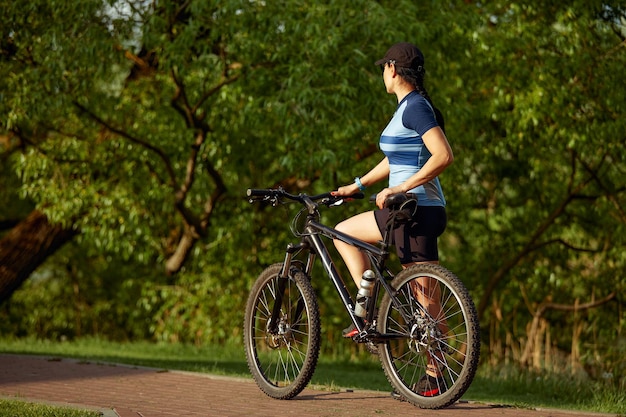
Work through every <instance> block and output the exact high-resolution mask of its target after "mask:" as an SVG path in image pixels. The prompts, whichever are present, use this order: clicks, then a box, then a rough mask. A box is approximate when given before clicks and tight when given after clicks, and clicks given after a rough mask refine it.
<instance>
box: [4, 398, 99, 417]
mask: <svg viewBox="0 0 626 417" xmlns="http://www.w3.org/2000/svg"><path fill="white" fill-rule="evenodd" d="M15 416H20V417H99V416H101V413H99V412H97V411H88V410H79V409H74V408H68V407H57V406H51V405H46V404H37V403H31V402H26V401H20V400H3V399H1V398H0V417H15Z"/></svg>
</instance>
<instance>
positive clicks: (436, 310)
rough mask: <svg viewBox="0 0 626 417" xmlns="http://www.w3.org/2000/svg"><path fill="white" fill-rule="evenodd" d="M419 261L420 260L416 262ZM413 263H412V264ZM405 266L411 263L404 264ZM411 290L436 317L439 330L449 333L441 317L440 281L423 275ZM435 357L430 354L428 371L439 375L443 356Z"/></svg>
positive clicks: (413, 283)
mask: <svg viewBox="0 0 626 417" xmlns="http://www.w3.org/2000/svg"><path fill="white" fill-rule="evenodd" d="M416 263H419V262H416ZM425 263H439V262H437V261H433V262H425ZM411 265H412V264H411ZM403 266H404V267H405V268H406V267H408V266H410V265H403ZM411 291H412V292H413V295H414V296H415V298H416V299H417V301H418V302H419V303H420V304H421V305H422V306H423V307H424V308H425V309H426V311H428V314H430V316H431V317H432V318H433V319H435V320H436V321H437V322H438V323H439V324H438V326H439V330H440V331H441V334H443V335H445V334H447V333H448V324H447V322H446V320H445V319H444V318H443V317H441V314H442V308H441V287H440V286H439V282H437V280H436V279H434V278H427V277H421V278H418V279H417V280H415V281H413V282H412V283H411ZM438 359H439V360H437V358H434V357H432V356H430V355H428V366H427V369H426V373H427V374H429V375H431V376H434V377H437V376H439V375H441V371H440V370H439V361H440V360H441V358H438Z"/></svg>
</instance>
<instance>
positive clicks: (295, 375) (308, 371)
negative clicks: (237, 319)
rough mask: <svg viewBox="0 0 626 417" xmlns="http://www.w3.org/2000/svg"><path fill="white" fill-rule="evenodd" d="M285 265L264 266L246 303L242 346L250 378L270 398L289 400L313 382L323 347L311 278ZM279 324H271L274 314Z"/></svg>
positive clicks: (273, 322) (273, 321) (276, 322)
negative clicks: (286, 273) (283, 272)
mask: <svg viewBox="0 0 626 417" xmlns="http://www.w3.org/2000/svg"><path fill="white" fill-rule="evenodd" d="M281 268H282V265H281V264H274V265H271V266H269V267H268V268H266V269H265V270H264V271H263V272H262V273H261V275H259V277H258V278H257V280H256V282H255V284H254V286H253V287H252V290H251V291H250V295H249V297H248V302H247V304H246V312H245V319H244V345H245V350H246V359H247V361H248V367H249V368H250V372H251V373H252V377H253V378H254V380H255V382H256V383H257V385H258V386H259V388H260V389H261V390H262V391H263V392H264V393H265V394H267V395H268V396H270V397H272V398H277V399H283V400H286V399H290V398H293V397H295V396H296V395H298V394H299V393H300V392H301V391H302V390H303V389H304V388H305V387H306V385H307V384H308V383H309V381H310V380H311V377H312V376H313V372H314V371H315V366H316V365H317V358H318V355H319V349H320V320H319V308H318V305H317V299H316V296H315V293H314V291H313V287H312V286H311V282H310V280H309V278H308V277H307V276H306V275H305V274H304V273H303V272H301V271H300V270H298V269H295V268H292V271H291V272H290V273H289V277H288V278H279V275H280V271H281ZM273 314H274V315H275V320H272V315H273Z"/></svg>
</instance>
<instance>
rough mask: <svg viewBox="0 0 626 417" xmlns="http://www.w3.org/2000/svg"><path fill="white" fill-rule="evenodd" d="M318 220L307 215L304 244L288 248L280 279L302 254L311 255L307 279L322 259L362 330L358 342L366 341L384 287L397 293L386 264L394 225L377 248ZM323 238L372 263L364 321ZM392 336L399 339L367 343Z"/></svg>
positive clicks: (355, 321) (353, 318) (307, 264)
mask: <svg viewBox="0 0 626 417" xmlns="http://www.w3.org/2000/svg"><path fill="white" fill-rule="evenodd" d="M315 217H316V216H315V215H311V214H309V215H308V216H307V220H306V223H305V227H304V233H302V239H301V242H300V243H299V244H297V245H294V244H293V243H290V244H288V245H287V249H286V253H285V261H284V263H283V269H282V271H281V277H284V278H286V277H287V276H288V273H289V270H290V268H291V264H292V259H293V257H294V256H295V255H296V254H297V253H299V252H301V251H307V252H308V257H307V261H306V266H305V270H304V272H305V273H306V274H307V276H309V277H310V276H311V272H312V268H313V264H314V262H315V259H316V257H317V256H319V258H320V259H321V261H322V266H323V268H324V270H325V271H326V274H327V275H328V277H329V278H330V280H331V282H332V283H333V285H334V286H335V290H336V291H337V293H338V294H339V297H340V298H341V301H342V303H343V305H344V308H345V309H346V311H347V312H348V315H349V316H350V318H351V320H352V322H353V323H354V325H355V326H356V327H357V329H358V331H359V335H358V336H357V338H356V340H357V341H364V340H363V339H364V338H365V337H366V336H368V333H367V325H366V323H373V322H374V319H375V317H374V315H375V311H374V310H375V305H376V300H377V299H378V297H379V293H380V287H381V286H382V287H383V288H384V290H385V291H387V292H389V293H391V294H394V293H395V290H394V289H393V288H392V287H391V285H389V282H390V281H391V279H393V277H394V275H393V274H392V273H391V271H389V270H388V269H387V268H386V266H385V262H386V260H387V258H388V257H389V251H388V249H389V246H391V245H390V243H389V240H390V236H391V230H392V229H393V223H392V224H390V225H389V226H388V227H387V230H386V233H385V236H384V237H383V240H382V241H381V243H380V247H378V246H375V245H372V244H370V243H367V242H364V241H362V240H359V239H356V238H354V237H352V236H349V235H347V234H345V233H342V232H340V231H338V230H336V229H334V228H332V227H328V226H325V225H323V224H321V223H319V222H318V221H317V220H315ZM322 237H326V238H329V239H337V240H341V241H342V242H345V243H347V244H349V245H352V246H355V247H357V248H359V249H361V250H362V251H363V252H364V253H365V254H366V255H367V256H368V258H369V260H370V264H371V269H372V271H374V273H375V275H376V282H375V284H374V288H373V291H372V296H371V297H369V299H368V302H367V306H366V310H367V315H366V317H365V318H364V319H363V318H361V317H359V316H356V315H355V314H354V300H353V299H352V297H351V296H350V292H349V291H348V289H347V288H346V285H345V282H344V281H343V279H342V278H341V275H340V274H339V272H338V271H337V268H336V267H335V264H334V262H333V260H332V258H331V256H330V253H329V251H328V249H327V247H326V244H325V243H324V241H323V239H322ZM385 275H386V276H387V278H385ZM394 298H395V297H394ZM394 301H395V300H394ZM277 305H280V303H277ZM274 313H275V314H276V315H275V316H274V317H272V320H271V321H272V322H275V320H276V317H277V314H278V312H274ZM372 336H373V335H372ZM390 337H397V335H394V336H391V335H376V336H373V337H369V339H368V340H369V341H380V340H386V339H388V338H390Z"/></svg>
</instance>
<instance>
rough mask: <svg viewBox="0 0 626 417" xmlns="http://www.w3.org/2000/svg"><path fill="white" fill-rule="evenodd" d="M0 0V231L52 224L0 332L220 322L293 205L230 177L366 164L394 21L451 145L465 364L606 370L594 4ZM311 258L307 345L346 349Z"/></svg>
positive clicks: (343, 174)
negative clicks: (475, 336) (313, 306)
mask: <svg viewBox="0 0 626 417" xmlns="http://www.w3.org/2000/svg"><path fill="white" fill-rule="evenodd" d="M0 3H2V7H1V8H0V17H1V20H2V22H3V25H2V27H1V29H0V30H1V37H0V46H1V54H0V86H1V88H0V163H1V165H0V170H1V173H2V175H1V176H0V184H1V189H2V193H0V201H1V203H2V204H0V225H1V226H2V227H1V229H0V238H5V239H6V237H7V236H8V234H9V233H11V231H12V230H13V231H15V230H19V229H18V228H19V225H20V223H21V222H22V221H23V220H24V219H25V218H26V217H27V215H28V214H29V213H31V212H33V210H37V211H40V212H42V213H44V214H45V215H46V216H47V219H48V220H49V222H50V223H52V224H56V223H60V224H61V225H62V227H63V228H65V229H67V230H73V231H76V232H77V234H76V236H74V237H73V238H72V239H70V240H69V241H68V242H67V243H65V245H63V246H62V247H61V249H59V250H58V251H51V252H50V253H47V254H46V256H45V262H44V263H43V264H41V265H40V266H39V267H38V268H37V269H36V270H35V271H34V272H33V273H32V274H29V277H28V279H26V280H25V281H24V282H23V283H22V284H21V285H20V286H19V289H18V290H17V291H15V292H12V293H11V294H9V296H6V297H4V300H2V304H1V305H0V317H1V319H0V334H2V335H15V336H33V335H35V336H37V337H41V338H50V339H68V338H69V339H72V338H77V337H81V336H88V335H89V336H90V335H97V336H100V337H104V338H110V339H112V340H137V339H140V340H164V341H174V342H185V343H196V344H205V343H220V342H224V341H227V340H237V339H240V338H241V335H242V329H241V327H242V319H243V309H244V305H245V300H246V297H247V291H248V289H249V287H250V285H251V283H252V282H253V280H254V279H255V277H256V276H257V275H258V274H259V273H260V271H261V270H262V269H263V268H264V267H265V266H267V265H269V264H271V263H274V262H277V261H280V260H281V259H282V253H281V252H282V251H283V249H284V247H285V245H286V244H287V242H289V241H290V240H291V239H293V237H292V236H291V235H290V232H289V230H288V227H287V220H288V219H289V218H290V216H292V215H293V214H294V212H293V210H294V207H289V206H287V207H281V208H271V207H260V206H251V205H249V204H248V203H247V202H246V200H245V198H244V196H245V190H246V189H247V188H268V187H273V186H279V185H280V186H283V187H285V188H286V189H287V190H289V191H292V192H300V191H302V192H307V193H311V194H313V193H319V192H325V191H329V190H332V189H335V188H336V187H337V186H339V185H343V184H346V183H349V182H351V181H352V178H354V176H356V175H361V174H363V173H364V172H366V171H367V170H368V169H369V168H370V167H372V166H373V165H375V164H376V163H377V162H378V161H379V160H380V158H381V154H380V152H379V151H378V148H377V141H378V136H379V134H380V131H381V130H382V128H383V127H384V126H385V125H386V122H387V120H388V119H389V117H390V116H391V114H392V113H393V110H394V108H395V103H394V97H392V96H389V95H387V94H386V93H385V91H384V86H383V83H382V80H381V77H380V72H379V69H378V68H377V67H375V66H374V65H373V62H374V61H375V60H376V59H378V58H379V57H381V56H382V55H383V54H384V52H385V51H386V49H387V48H388V47H389V46H390V45H391V44H393V43H395V42H398V41H411V42H413V43H415V44H417V45H418V46H419V47H420V48H421V49H422V50H423V51H424V54H425V56H426V68H427V81H426V83H427V88H428V90H429V93H430V95H431V97H432V98H433V100H434V102H435V104H436V105H437V106H438V107H439V108H440V109H441V110H442V111H443V113H444V115H445V117H446V131H447V135H448V138H449V141H450V143H451V145H452V148H453V150H454V152H455V156H456V160H455V163H454V164H453V165H452V166H451V167H450V168H449V169H448V170H447V171H446V172H445V173H444V174H443V175H442V176H441V179H442V183H443V187H444V191H445V193H446V196H447V199H448V202H449V206H448V213H449V226H448V230H447V232H446V233H445V234H444V236H443V237H442V239H441V244H440V248H441V257H442V261H443V263H444V264H445V265H446V266H447V267H449V268H450V269H451V270H453V271H455V272H456V273H457V275H459V277H460V278H461V279H462V280H463V281H464V282H465V283H466V284H467V286H468V287H469V288H470V290H471V292H472V295H473V297H474V299H475V301H476V304H477V306H478V308H479V312H480V316H481V325H482V328H483V341H484V349H483V352H484V353H483V361H486V362H489V363H493V364H497V363H502V362H507V363H514V364H518V365H520V366H522V367H527V368H533V369H545V370H549V371H550V370H554V371H556V370H562V369H567V370H568V371H571V372H574V373H579V374H585V375H589V376H591V377H594V378H605V379H609V380H612V381H615V382H616V383H620V384H622V385H623V384H624V378H625V375H626V371H625V368H626V364H625V362H624V359H623V358H624V357H626V356H625V353H626V342H625V338H624V336H625V335H624V331H625V327H626V324H625V318H626V316H625V314H624V305H625V304H624V296H623V294H624V285H625V283H624V279H623V276H624V272H625V266H626V251H625V250H624V249H625V247H626V242H625V239H626V238H625V236H626V233H625V230H624V229H625V226H626V212H625V202H626V198H625V191H626V190H625V182H624V178H625V174H626V172H625V170H626V161H625V159H624V158H625V150H624V143H625V140H626V137H625V136H626V134H625V132H626V117H625V116H626V89H625V88H624V81H623V74H624V67H625V63H626V43H625V39H626V26H625V23H626V21H625V16H626V15H625V13H626V9H625V8H624V5H623V4H621V3H620V2H617V1H596V0H592V1H582V0H573V1H570V2H565V3H558V4H556V3H554V2H545V1H541V0H533V1H529V2H524V4H521V3H511V2H501V1H494V2H488V3H482V2H472V1H446V2H435V1H422V2H412V1H394V2H388V1H371V0H356V1H352V2H350V3H349V4H347V3H346V2H340V1H336V0H327V1H322V2H315V3H314V4H308V3H306V2H294V1H271V2H263V1H253V0H228V1H219V2H218V1H182V0H178V1H176V0H152V1H150V0H145V1H132V0H123V1H117V0H105V1H102V0H85V1H82V2H79V3H76V2H72V1H69V0H34V1H29V2H12V1H9V0H0ZM375 191H376V190H372V192H375ZM370 208H371V207H370V205H369V204H368V203H367V202H365V201H363V202H355V203H353V204H349V205H343V206H341V207H340V208H338V209H333V210H328V211H326V212H325V213H324V220H325V221H327V222H328V223H329V224H331V225H332V224H335V223H337V222H338V221H340V220H341V219H342V218H344V217H347V216H349V215H351V214H353V213H356V212H359V211H363V210H366V209H370ZM20 236H21V237H20V238H21V239H23V240H24V241H28V238H29V236H28V234H23V235H20ZM2 251H4V252H2ZM10 251H11V247H8V246H7V245H5V246H4V247H3V249H2V250H0V254H1V255H3V256H4V255H6V253H9V252H10ZM20 256H28V254H22V255H20ZM6 259H10V258H8V257H2V256H0V261H1V262H5V265H3V266H4V269H0V281H2V280H5V281H6V280H8V279H9V278H10V274H8V272H7V271H10V269H11V265H8V264H6V263H7V262H9V261H7V260H6ZM317 272H318V273H317V275H316V276H314V277H313V281H314V286H315V287H316V289H317V291H318V294H319V296H320V307H321V309H322V317H323V331H324V335H325V349H327V350H333V349H339V350H342V349H354V347H353V346H352V345H351V344H345V343H342V344H337V343H336V342H337V340H338V339H339V338H340V329H341V328H343V327H345V325H347V323H346V320H347V318H346V316H345V313H342V311H341V308H340V306H339V302H338V300H337V299H336V297H335V295H334V289H333V288H332V286H331V285H329V283H328V282H327V281H326V279H325V277H324V276H323V273H322V271H321V269H318V270H317Z"/></svg>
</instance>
